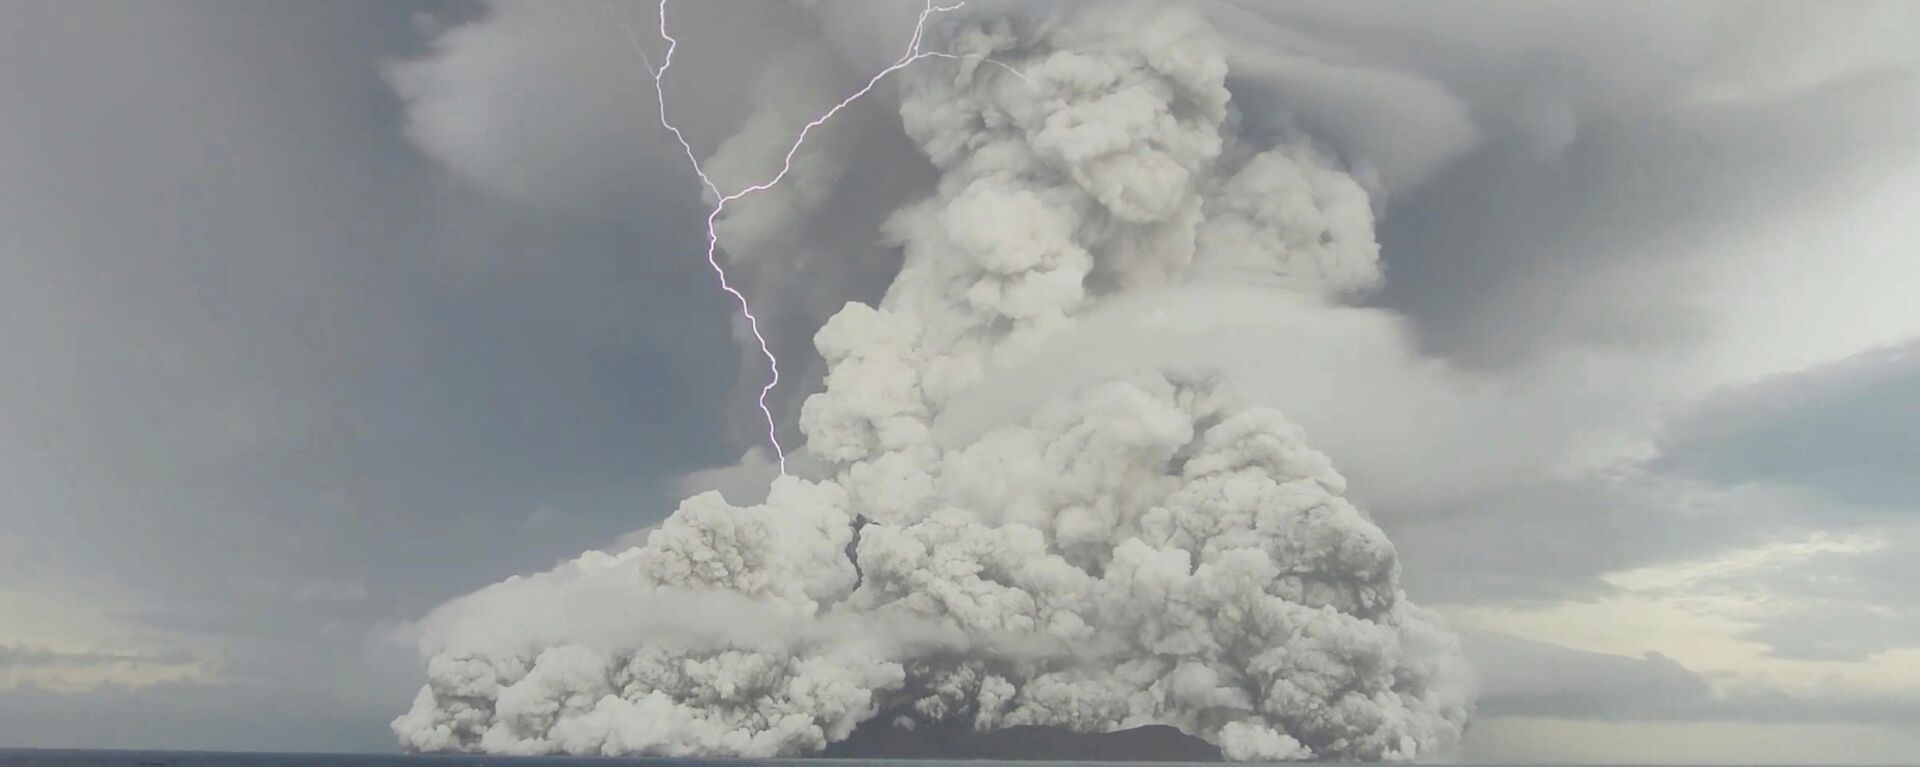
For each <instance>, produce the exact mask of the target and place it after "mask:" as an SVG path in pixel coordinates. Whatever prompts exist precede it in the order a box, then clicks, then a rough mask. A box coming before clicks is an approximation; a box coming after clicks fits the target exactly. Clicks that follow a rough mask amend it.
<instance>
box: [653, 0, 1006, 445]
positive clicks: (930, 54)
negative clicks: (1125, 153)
mask: <svg viewBox="0 0 1920 767" xmlns="http://www.w3.org/2000/svg"><path fill="white" fill-rule="evenodd" d="M965 5H966V3H964V2H958V3H954V4H952V5H935V4H934V2H933V0H926V6H925V7H924V8H922V9H921V11H920V17H919V18H918V19H917V20H915V22H914V25H913V36H912V37H911V38H908V40H907V50H906V52H905V53H903V54H901V55H900V58H898V59H895V60H894V62H893V63H892V64H890V65H888V66H887V67H886V68H885V69H882V70H880V71H879V72H876V73H874V75H873V76H872V77H870V78H868V79H867V82H866V84H865V85H863V86H861V87H860V89H859V90H856V91H854V92H853V94H852V95H850V96H847V97H846V98H845V99H842V100H841V101H840V103H838V104H835V105H833V107H832V108H831V109H828V110H827V111H826V112H823V113H821V114H820V116H818V117H815V118H814V119H813V120H812V121H810V122H808V123H807V124H806V126H805V127H802V128H801V129H800V133H799V135H797V136H795V137H794V139H793V144H792V146H789V147H788V148H787V154H786V157H785V158H783V159H782V160H781V163H780V170H779V172H777V173H775V174H773V176H772V177H771V178H769V179H767V180H766V181H762V182H760V183H758V184H753V185H750V186H746V187H742V188H741V189H740V190H738V191H735V192H731V193H725V192H721V191H720V186H719V185H718V184H715V183H714V181H713V179H712V178H711V177H709V176H708V175H707V171H706V169H705V168H704V167H702V166H701V165H700V158H699V157H698V156H697V155H695V154H694V151H693V144H692V143H691V142H689V141H687V137H686V134H684V133H682V132H681V131H680V128H679V127H677V126H675V125H674V124H673V121H672V120H671V119H669V118H668V117H667V86H666V80H667V70H668V69H669V68H671V67H672V66H673V54H674V52H675V51H676V50H678V49H679V47H680V41H679V40H677V39H675V38H674V36H673V34H672V33H671V32H669V31H668V30H667V0H660V30H659V34H660V39H662V40H665V41H666V43H667V52H666V56H665V57H664V58H662V59H661V62H660V66H659V68H657V69H656V68H654V67H653V65H652V63H651V62H648V64H647V71H648V73H649V74H651V75H652V76H653V90H654V97H655V100H656V101H657V102H658V103H659V105H660V125H661V126H662V127H665V128H666V129H667V131H668V132H670V133H672V134H673V137H674V139H675V140H676V141H678V142H680V148H681V149H682V150H683V151H685V153H686V156H687V162H688V163H690V164H691V165H692V166H693V172H694V174H695V175H697V176H699V177H700V184H701V186H703V187H704V188H705V189H706V190H707V193H708V194H709V195H710V196H711V197H712V198H713V200H714V203H713V207H712V209H711V210H709V211H708V212H707V265H708V266H710V267H712V268H713V273H714V276H715V277H718V278H719V281H720V289H721V290H722V291H725V292H726V293H727V295H729V296H732V297H733V300H734V301H735V302H736V303H738V304H739V305H740V316H741V317H743V318H745V319H746V321H747V329H748V330H750V331H752V333H753V340H754V342H755V343H756V344H757V345H758V346H759V348H760V355H761V356H763V357H766V358H767V383H766V384H765V385H764V386H761V387H760V396H759V398H758V400H757V403H758V405H759V407H760V414H761V415H762V416H764V417H765V419H766V423H767V443H768V444H769V445H771V446H772V447H773V453H774V455H775V456H776V457H777V458H778V459H779V461H780V473H781V474H782V475H784V474H786V473H787V452H786V450H785V449H784V448H782V447H781V446H780V434H779V427H778V426H777V424H776V423H775V420H774V417H773V409H772V408H770V407H768V405H767V397H768V395H770V394H772V393H773V389H774V387H776V386H779V385H780V359H779V358H778V357H776V356H774V353H773V348H772V347H771V346H770V345H768V343H767V337H766V335H765V334H763V333H761V332H760V318H758V317H756V316H754V314H753V305H752V304H751V303H749V302H748V301H747V296H746V294H744V293H741V292H740V290H739V288H736V287H734V285H733V281H732V280H731V279H729V278H728V275H727V269H726V267H725V266H723V265H721V263H720V255H719V249H720V234H719V231H718V229H717V228H716V227H717V224H718V222H719V220H720V216H721V214H723V213H725V212H726V209H727V205H728V204H730V203H734V202H738V201H739V200H741V199H743V198H745V197H747V196H749V195H752V194H756V193H759V192H764V191H766V190H768V189H772V188H773V187H775V186H778V185H779V184H780V182H781V181H782V180H783V179H785V178H786V177H787V174H788V173H791V172H792V171H793V160H794V157H796V156H798V155H799V154H800V148H801V147H802V146H803V145H805V144H806V141H807V136H809V135H811V134H812V133H813V131H814V129H816V128H819V127H820V126H822V125H825V124H827V122H828V121H830V120H832V119H833V118H834V116H835V115H838V114H840V112H841V111H842V110H844V109H846V108H847V107H849V106H852V105H853V103H854V102H856V101H859V100H860V99H861V98H862V97H865V96H866V95H867V94H868V93H871V92H872V91H873V89H874V88H875V87H878V86H879V85H880V81H881V80H884V79H886V78H887V76H888V75H891V74H893V73H895V72H898V71H900V70H902V69H906V68H907V67H910V66H912V65H913V64H914V63H915V62H918V61H921V60H924V59H953V60H962V59H979V60H982V61H985V62H987V63H990V64H993V65H996V66H998V67H1000V68H1002V69H1005V70H1007V71H1008V72H1011V73H1013V75H1014V76H1016V77H1019V78H1020V79H1021V80H1023V81H1025V80H1027V78H1026V76H1025V75H1023V74H1022V73H1020V72H1019V71H1017V70H1015V69H1013V68H1012V67H1010V66H1007V65H1006V64H1004V63H1001V62H998V61H994V60H993V59H988V58H984V57H981V56H974V55H960V54H953V53H945V52H941V51H925V50H921V47H920V46H921V43H922V42H924V41H925V39H926V28H927V21H928V20H929V19H932V18H933V17H934V16H937V15H939V14H943V13H951V12H953V11H957V10H960V9H961V8H962V7H964V6H965ZM621 27H622V28H623V29H625V30H626V33H627V40H628V42H630V43H631V44H632V45H633V49H634V51H635V52H636V53H639V54H640V57H641V59H642V60H643V61H645V60H646V51H645V50H644V49H642V47H641V45H640V40H639V37H638V36H637V35H635V34H634V32H633V29H632V28H631V27H628V26H627V25H625V24H624V23H623V24H621ZM1029 84H1030V83H1029Z"/></svg>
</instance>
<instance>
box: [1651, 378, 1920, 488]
mask: <svg viewBox="0 0 1920 767" xmlns="http://www.w3.org/2000/svg"><path fill="white" fill-rule="evenodd" d="M1916 402H1920V340H1916V341H1913V342H1910V343H1907V344H1903V345H1899V346H1893V347H1888V348H1884V349H1879V350H1875V351H1869V352H1863V353H1861V354H1858V355H1855V356H1853V357H1851V358H1848V359H1846V360H1842V361H1840V362H1836V363H1834V364H1831V365H1826V366H1822V367H1818V368H1814V369H1811V370H1806V371H1802V372H1799V373H1793V374H1788V375H1782V376H1778V377H1775V378H1770V379H1767V380H1764V381H1760V382H1756V383H1754V384H1751V385H1748V386H1745V387H1740V388H1737V389H1733V390H1730V391H1723V392H1718V393H1716V394H1715V395H1714V396H1713V397H1712V399H1710V400H1709V401H1707V402H1704V403H1702V404H1701V406H1700V407H1698V408H1695V409H1694V410H1692V411H1690V412H1688V413H1687V414H1686V415H1685V416H1684V417H1682V418H1679V419H1677V420H1675V421H1674V422H1672V423H1669V424H1668V427H1667V429H1666V432H1665V434H1664V435H1663V438H1662V440H1661V446H1660V452H1661V457H1660V459H1659V460H1658V461H1657V462H1656V466H1657V467H1659V468H1660V469H1661V470H1664V471H1669V472H1674V473H1679V474H1686V475H1692V476H1698V477H1703V478H1707V479H1711V480H1715V481H1720V482H1750V481H1754V480H1759V479H1764V480H1766V481H1771V482H1780V483H1791V484H1795V485H1799V486H1802V487H1806V488H1809V489H1811V490H1814V491H1817V492H1819V493H1822V494H1824V495H1827V496H1830V497H1833V498H1838V499H1840V500H1843V501H1847V502H1850V503H1855V504H1863V505H1884V506H1893V507H1902V506H1904V507H1908V508H1912V507H1913V506H1915V505H1916V504H1920V471H1915V469H1914V465H1915V464H1914V457H1915V456H1916V455H1920V407H1916V406H1915V405H1914V403H1916Z"/></svg>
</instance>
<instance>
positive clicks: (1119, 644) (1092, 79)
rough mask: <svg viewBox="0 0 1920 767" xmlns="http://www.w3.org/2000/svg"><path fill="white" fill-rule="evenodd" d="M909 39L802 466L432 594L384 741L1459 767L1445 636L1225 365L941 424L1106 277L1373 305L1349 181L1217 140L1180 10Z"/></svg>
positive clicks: (1203, 50)
mask: <svg viewBox="0 0 1920 767" xmlns="http://www.w3.org/2000/svg"><path fill="white" fill-rule="evenodd" d="M930 8H931V6H930ZM930 12H931V11H930ZM926 21H927V16H926V15H923V16H922V22H923V24H924V23H925V22H926ZM924 34H926V35H935V34H938V35H941V36H942V45H941V47H942V48H943V49H944V50H947V51H950V52H951V53H952V56H953V57H954V66H952V67H940V68H934V69H920V70H915V71H913V72H907V73H903V75H905V76H906V77H908V79H907V80H906V83H905V87H904V89H903V93H902V96H901V104H900V116H901V123H902V126H903V127H904V129H905V131H906V133H907V135H908V136H910V137H911V138H912V139H913V141H914V142H915V143H916V144H917V145H918V146H919V148H920V150H921V151H922V152H923V153H924V154H925V156H926V158H927V159H928V160H929V161H930V162H931V163H932V165H933V166H934V167H935V169H936V170H937V171H938V173H939V177H938V181H937V182H936V183H935V184H934V186H933V188H932V189H931V190H929V191H928V193H927V194H926V195H925V196H924V197H923V198H921V199H918V200H915V201H912V202H909V203H907V204H906V205H905V206H903V207H901V208H899V209H898V210H896V211H895V212H894V213H893V215H892V216H891V217H890V218H889V219H888V221H887V224H886V226H885V227H884V230H885V233H886V236H887V237H888V238H889V241H890V243H891V244H893V245H894V246H897V247H898V248H899V250H900V253H901V257H902V264H901V267H900V271H899V274H898V276H897V278H896V279H895V281H894V282H893V284H892V285H891V286H890V287H889V289H888V290H887V292H886V295H885V296H884V297H883V298H882V299H881V300H880V301H878V302H877V304H875V305H868V304H863V303H852V304H848V305H846V307H845V308H844V309H842V310H841V311H840V312H839V313H837V314H835V315H834V316H833V317H832V318H831V319H830V320H829V321H828V322H827V323H826V324H825V326H824V327H822V328H821V330H820V331H819V333H818V334H817V335H816V336H815V339H814V341H815V347H816V348H817V349H818V351H819V353H820V355H821V358H822V360H823V361H824V363H825V365H826V375H825V381H824V388H823V390H822V391H820V392H818V393H816V394H814V395H813V396H811V397H809V398H808V399H807V401H806V402H805V404H804V406H803V407H802V409H801V412H800V419H799V425H800V428H801V430H802V431H803V432H804V433H805V435H806V438H807V442H806V447H805V448H804V451H805V454H806V456H807V458H808V461H807V462H805V465H806V466H809V467H813V468H814V469H816V470H813V471H810V472H809V475H808V476H806V477H801V476H793V475H783V476H780V477H779V478H777V479H775V480H774V481H773V483H772V486H771V488H770V490H769V492H768V494H767V497H766V501H765V502H764V503H762V504H759V505H752V506H736V505H733V504H730V503H728V502H727V501H726V499H724V498H723V497H721V496H720V495H719V494H717V493H707V494H702V495H697V496H694V497H692V498H689V499H687V500H686V501H684V502H683V503H682V504H681V505H680V507H679V508H678V510H676V511H675V512H674V513H673V514H672V515H671V516H670V517H668V518H667V519H666V521H665V522H663V523H662V524H661V525H660V526H659V528H658V529H656V530H654V531H653V532H652V533H651V534H650V535H648V537H647V539H646V542H645V544H644V545H642V546H637V547H634V548H631V549H629V550H627V551H624V552H622V553H619V554H602V553H589V554H587V555H584V556H583V557H581V558H580V559H578V560H576V561H574V562H571V563H568V564H565V565H563V566H561V567H559V568H557V569H555V570H553V571H551V572H548V573H544V574H540V575H535V576H532V577H528V578H515V579H509V580H508V581H506V582H503V583H500V584H497V585H495V586H492V587H489V588H487V589H483V590H481V591H480V592H477V593H475V594H473V595H470V596H468V597H464V598H462V599H459V600H456V601H454V602H452V603H449V604H448V605H446V606H443V607H442V608H441V609H439V610H437V611H435V612H434V613H433V614H432V615H430V616H429V617H428V618H427V619H426V620H425V621H424V622H423V624H422V630H423V638H422V649H423V651H424V652H425V653H426V654H427V655H428V656H429V657H430V661H429V662H428V667H427V684H426V686H425V687H423V688H422V690H421V691H420V693H419V696H418V697H417V698H416V699H415V701H414V706H413V708H412V710H410V711H409V712H408V713H406V714H405V715H403V716H401V717H400V718H398V719H396V720H395V721H394V723H393V726H394V731H395V733H396V734H397V735H398V736H399V737H400V740H401V743H402V744H403V745H404V746H405V747H407V748H408V749H411V750H421V751H442V750H467V751H473V750H478V751H487V752H498V753H516V754H547V753H568V754H602V755H616V754H648V755H663V756H740V757H771V756H788V755H800V754H809V753H817V752H819V751H821V750H822V749H824V748H825V747H826V746H827V745H828V744H831V743H835V742H839V741H842V740H845V739H847V738H848V737H849V735H850V734H851V733H852V732H853V730H854V729H855V728H856V727H857V726H859V725H861V724H862V723H865V722H870V721H877V722H881V723H886V724H889V725H891V726H894V727H898V728H902V729H913V728H920V727H928V728H939V729H952V728H955V727H966V728H973V729H976V730H982V731H988V730H994V729H999V728H1005V727H1012V726H1018V725H1041V726H1048V727H1055V728H1061V729H1065V730H1070V731H1074V732H1105V731H1111V730H1117V729H1124V728H1130V727H1136V726H1141V725H1148V724H1162V725H1172V726H1175V727H1178V728H1180V729H1181V730H1183V731H1185V732H1187V733H1190V734H1193V735H1196V736H1199V737H1201V738H1204V739H1206V740H1208V741H1209V742H1211V743H1213V744H1215V745H1217V746H1218V747H1219V748H1220V749H1221V752H1222V753H1223V754H1224V755H1225V756H1227V757H1228V758H1232V759H1248V760H1251V759H1266V760H1275V759H1307V758H1313V759H1368V760H1376V759H1414V758H1427V757H1435V756H1444V755H1446V754H1447V753H1449V752H1451V751H1452V750H1453V749H1454V748H1455V747H1456V746H1457V744H1458V742H1459V738H1460V735H1461V732H1462V730H1463V728H1464V727H1465V724H1466V721H1467V719H1468V718H1469V716H1470V714H1471V701H1470V686H1469V685H1468V683H1467V674H1466V671H1465V665H1464V662H1463V660H1462V657H1461V653H1460V650H1459V647H1458V644H1457V642H1456V641H1455V639H1454V637H1453V636H1452V634H1451V633H1449V632H1448V631H1447V630H1446V629H1445V628H1444V627H1443V626H1442V625H1441V623H1440V621H1439V620H1438V619H1437V618H1435V617H1434V616H1433V615H1432V614H1430V613H1428V612H1427V611H1424V610H1422V609H1420V608H1418V607H1416V606H1414V605H1412V604H1411V603H1409V602H1408V601H1407V600H1406V598H1405V595H1404V594H1403V592H1402V590H1401V588H1400V582H1399V579H1400V565H1399V560H1398V556H1397V553H1396V552H1395V550H1394V548H1393V545H1392V544H1391V543H1390V542H1389V541H1388V540H1387V539H1386V536H1385V535H1384V534H1383V533H1382V532H1381V531H1380V529H1379V528H1378V527H1376V526H1375V525H1374V524H1373V522H1372V521H1370V520H1369V519H1368V518H1367V516H1366V515H1365V514H1364V513H1362V512H1361V511H1360V510H1359V509H1358V508H1357V507H1355V506H1354V505H1353V504H1352V503H1350V502H1349V501H1347V500H1346V499H1345V497H1344V495H1345V493H1346V490H1347V487H1346V485H1347V483H1346V479H1345V478H1344V477H1342V476H1341V475H1340V474H1339V473H1338V472H1336V471H1335V470H1334V467H1333V464H1332V462H1331V461H1330V460H1329V459H1328V458H1327V456H1326V455H1324V454H1323V453H1321V452H1319V451H1317V450H1315V449H1313V448H1312V447H1311V446H1309V444H1308V443H1307V440H1306V434H1305V432H1304V431H1303V430H1302V429H1301V428H1300V427H1298V426H1297V425H1295V424H1294V422H1293V421H1292V420H1290V419H1289V418H1287V417H1286V416H1285V415H1283V414H1282V413H1281V412H1279V411H1277V410H1274V409H1270V408H1263V407H1250V406H1248V405H1246V404H1244V402H1243V401H1242V400H1241V399H1240V398H1239V397H1237V396H1235V395H1234V393H1233V386H1232V382H1231V381H1228V380H1226V379H1225V378H1224V377H1223V374H1222V373H1221V372H1219V371H1217V370H1212V369H1208V368H1204V367H1195V366H1185V365H1179V364H1175V363H1172V362H1164V363H1157V362H1155V361H1152V360H1146V361H1142V362H1141V364H1139V365H1137V366H1136V367H1135V368H1134V369H1132V370H1131V371H1122V372H1116V373H1114V374H1112V375H1107V376H1103V377H1101V378H1098V379H1096V380H1091V381H1078V382H1075V384H1074V385H1073V386H1071V387H1068V388H1062V389H1060V390H1058V391H1053V392H1050V393H1048V396H1046V397H1045V398H1044V399H1043V400H1042V402H1041V403H1040V404H1039V405H1038V406H1037V407H1036V408H1033V409H1030V410H1023V411H1022V414H1021V415H1019V416H1008V418H1011V419H1015V420H1012V421H1011V422H1005V423H980V424H975V425H974V426H975V427H976V428H973V429H969V430H967V431H968V436H967V438H965V439H955V438H954V436H953V430H951V429H948V430H946V431H947V433H946V434H945V435H944V436H942V437H940V438H936V429H935V423H936V421H938V420H939V419H940V418H941V416H942V415H943V414H945V413H947V412H948V410H949V408H950V407H951V406H953V405H954V404H955V403H956V402H959V401H962V400H963V399H964V395H967V394H968V393H969V392H972V391H975V390H976V389H977V388H978V387H981V386H982V385H983V383H984V381H985V379H986V377H987V375H988V371H1001V373H1000V374H1002V375H1004V374H1005V371H1009V370H1018V369H1020V365H1018V364H1013V363H1018V362H1020V361H1022V360H1026V359H1030V358H1031V356H1032V355H1033V354H1035V353H1036V352H1037V351H1038V350H1044V349H1046V348H1048V344H1049V343H1050V342H1054V341H1057V340H1058V339H1062V338H1070V337H1072V336H1071V334H1070V333H1067V332H1066V331H1069V330H1072V329H1075V328H1077V327H1081V321H1082V318H1084V317H1085V316H1087V315H1088V314H1090V313H1092V312H1093V310H1096V309H1098V308H1099V307H1101V306H1102V305H1107V304H1115V303H1119V301H1120V299H1122V298H1124V297H1127V296H1134V295H1145V294H1150V293H1152V292H1153V291H1154V290H1156V289H1159V288H1163V287H1166V286H1172V285H1180V284H1186V283H1195V282H1206V281H1223V280H1225V281H1234V282H1241V283H1246V284H1254V285H1261V286H1266V288H1267V289H1269V290H1271V291H1274V293H1275V295H1276V297H1300V296H1305V297H1307V298H1308V299H1309V300H1311V301H1316V302H1320V301H1338V300H1340V299H1342V298H1344V297H1347V296H1351V295H1354V294H1357V293H1362V292H1364V291H1366V290H1368V289H1371V288H1372V287H1374V286H1375V285H1377V284H1378V283H1379V280H1380V271H1379V265H1378V258H1379V246H1378V245H1377V243H1376V241H1375V239H1374V236H1373V218H1372V216H1373V214H1372V208H1371V205H1370V202H1369V199H1368V196H1367V193H1366V191H1365V189H1364V187H1363V186H1362V185H1361V184H1359V183H1358V182H1357V181H1356V180H1355V179H1354V178H1353V176H1352V175H1351V174H1349V173H1348V172H1346V171H1345V170H1343V169H1342V168H1341V167H1340V166H1339V164H1338V163H1337V162H1336V161H1335V160H1334V159H1332V158H1331V157H1329V156H1328V155H1326V154H1324V153H1322V152H1321V151H1319V150H1317V149H1316V148H1315V147H1314V146H1312V145H1310V144H1308V143H1306V142H1305V141H1303V140H1297V139H1289V140H1281V141H1274V142H1272V143H1265V142H1261V141H1260V140H1259V137H1249V136H1242V135H1240V134H1239V133H1238V132H1237V131H1238V126H1239V121H1238V119H1237V116H1236V115H1235V112H1234V110H1233V107H1232V105H1231V103H1230V96H1229V93H1228V90H1227V88H1226V77H1227V68H1228V67H1227V57H1226V56H1225V54H1224V51H1223V46H1222V44H1221V42H1220V39H1219V36H1218V35H1217V34H1216V33H1215V31H1214V30H1213V29H1212V28H1211V27H1210V26H1209V25H1208V24H1207V23H1206V22H1205V20H1204V19H1202V18H1201V17H1199V16H1196V15H1193V14H1189V13H1186V12H1183V11H1180V10H1178V9H1169V8H1166V7H1164V6H1159V5H1153V4H1139V5H1117V4H1102V5H1095V4H1085V5H1074V6H1063V7H1057V8H1050V9H1044V10H1042V11H1039V12H1035V13H1025V12H1023V13H1015V14H1013V15H994V14H975V15H971V16H967V17H965V18H959V17H954V18H947V19H943V23H942V24H941V25H940V26H939V27H938V28H937V29H932V28H929V29H926V30H924ZM921 36H922V33H921V32H917V33H916V35H915V39H914V43H913V47H912V48H911V50H912V51H918V50H919V47H918V46H919V45H920V43H921ZM909 58H911V56H909ZM907 60H908V59H902V61H907ZM662 71H664V67H663V68H662ZM1016 71H1017V72H1018V73H1019V74H1018V76H1016V74H1015V72H1016ZM725 213H726V211H720V210H717V211H716V213H715V216H716V217H720V216H723V215H724V214H725ZM710 242H711V241H710ZM990 410H992V409H991V408H983V412H984V411H990Z"/></svg>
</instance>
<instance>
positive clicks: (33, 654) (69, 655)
mask: <svg viewBox="0 0 1920 767" xmlns="http://www.w3.org/2000/svg"><path fill="white" fill-rule="evenodd" d="M192 660H193V656H192V655H191V654H189V653H186V652H184V651H173V652H158V653H117V652H63V651H59V650H53V649H49V648H46V647H32V646H28V645H20V644H0V668H47V667H72V666H82V667H84V666H118V665H126V666H152V665H170V664H176V663H186V662H189V661H192Z"/></svg>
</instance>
